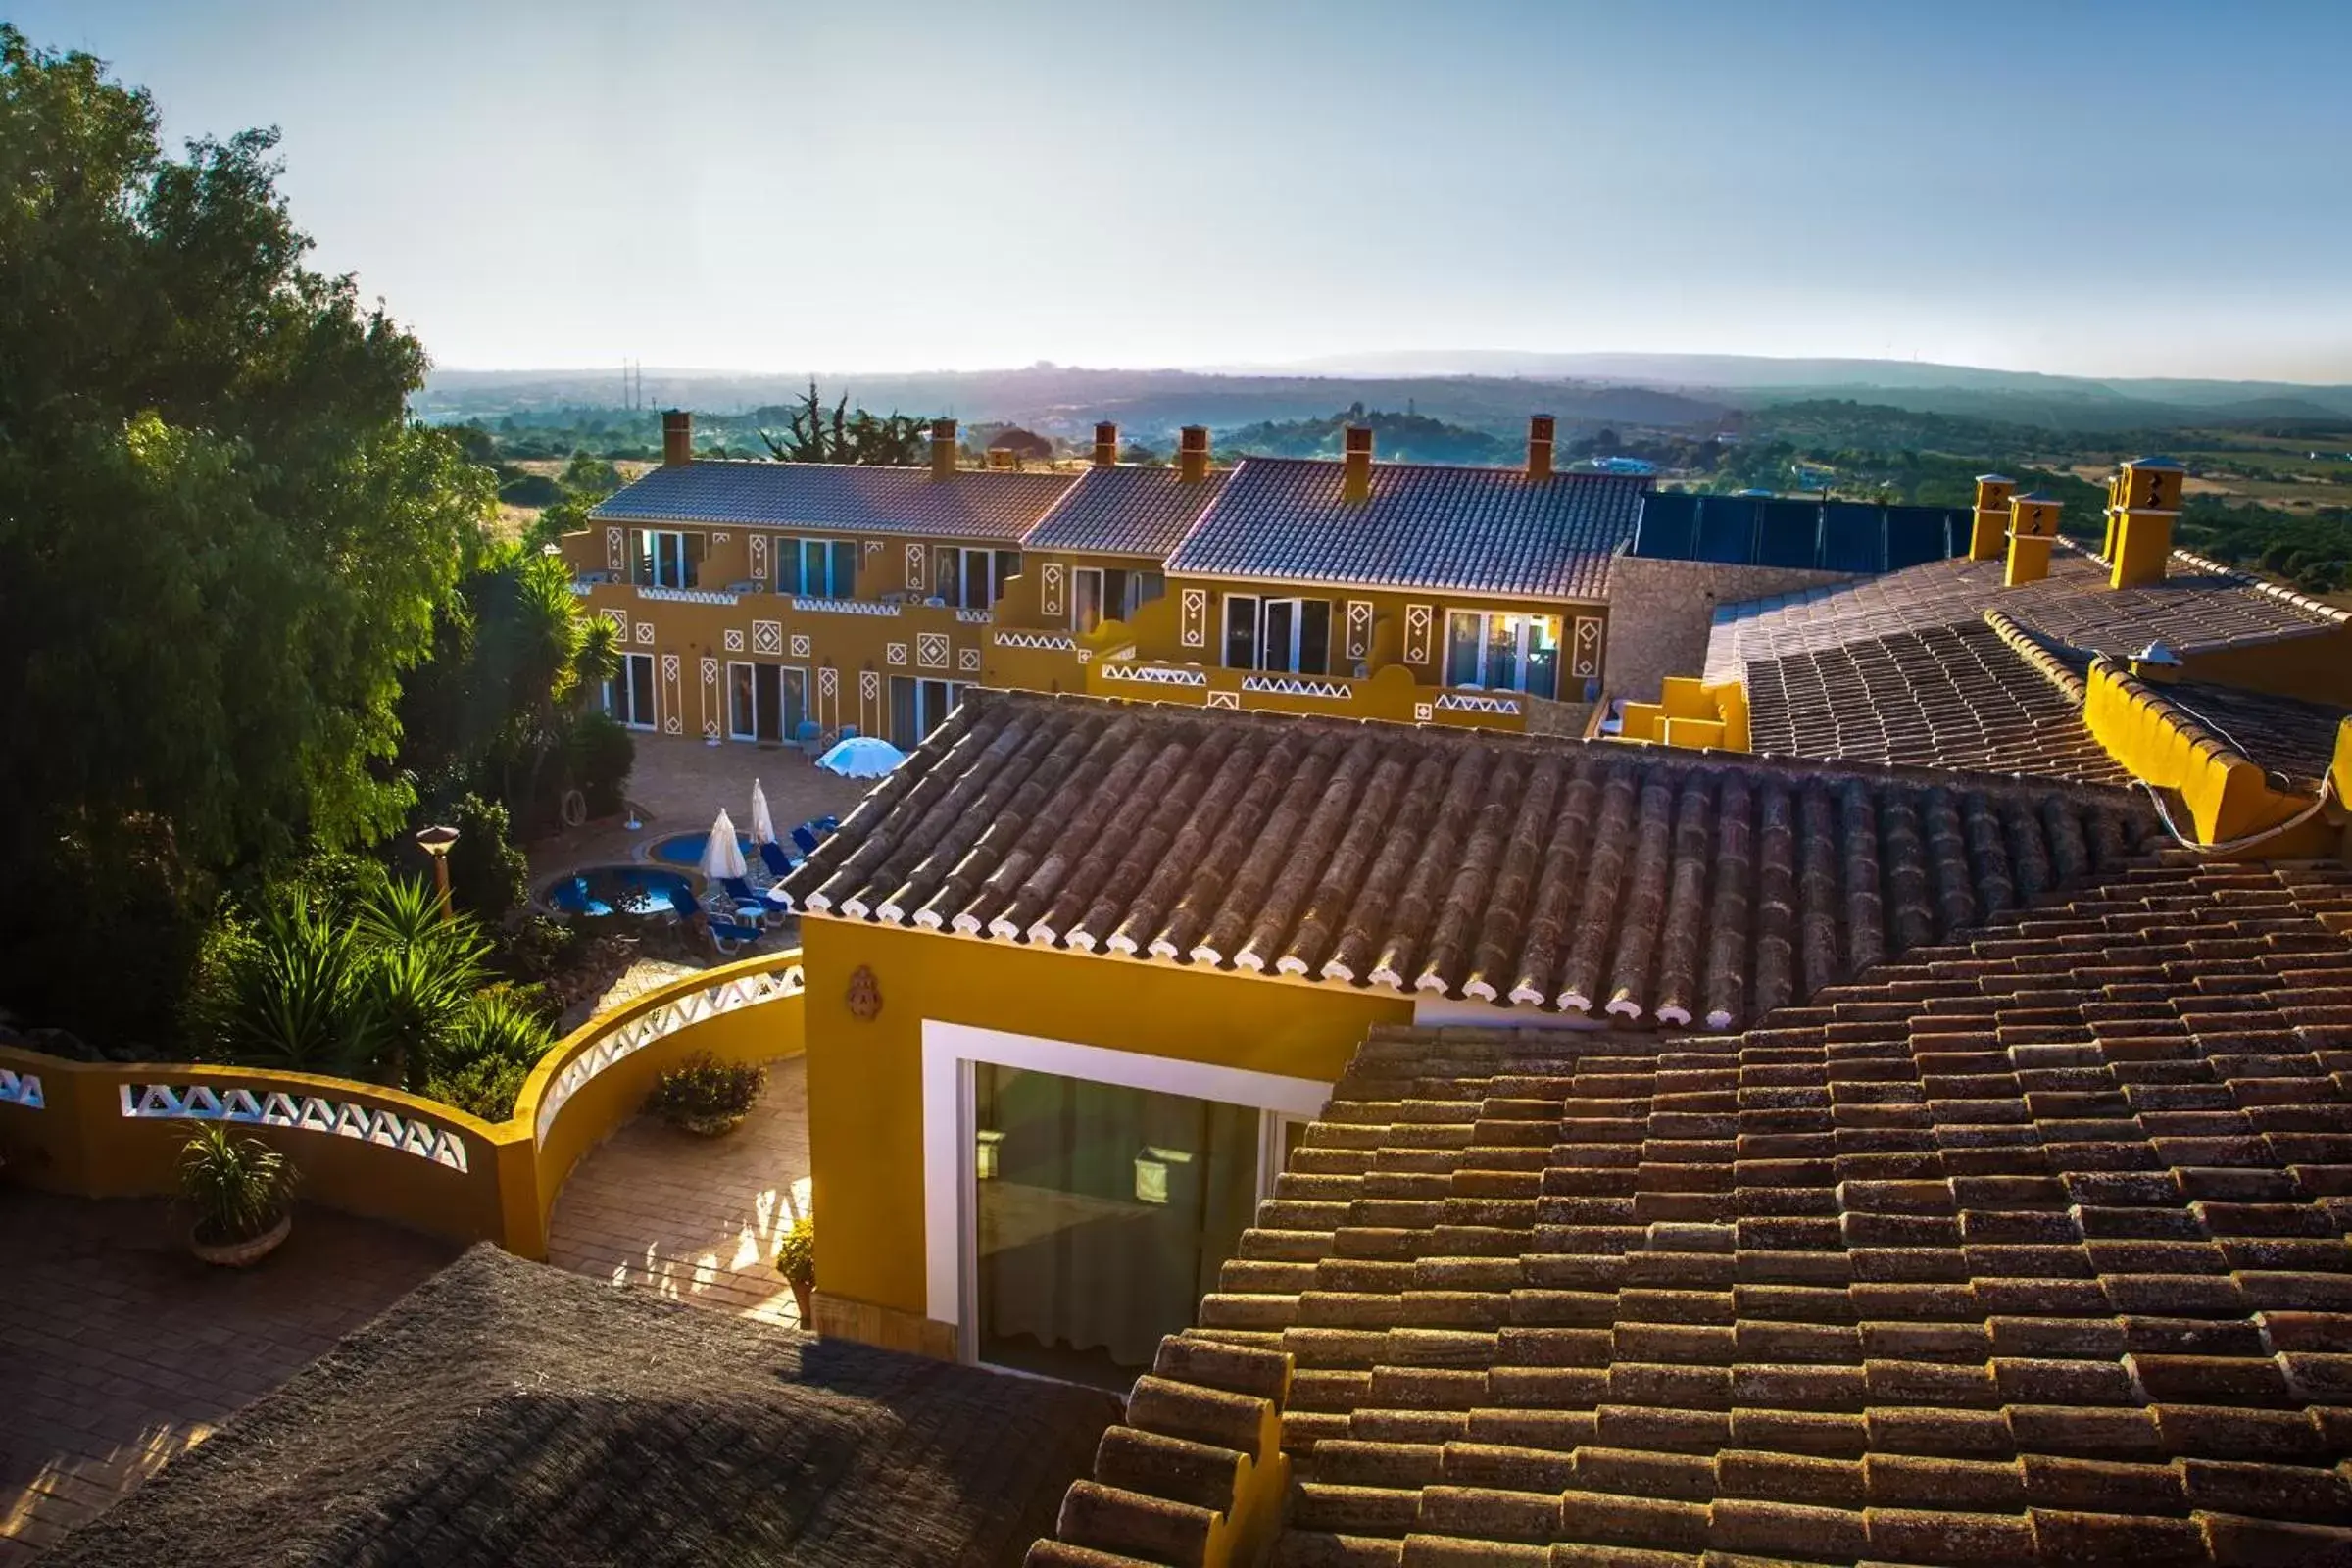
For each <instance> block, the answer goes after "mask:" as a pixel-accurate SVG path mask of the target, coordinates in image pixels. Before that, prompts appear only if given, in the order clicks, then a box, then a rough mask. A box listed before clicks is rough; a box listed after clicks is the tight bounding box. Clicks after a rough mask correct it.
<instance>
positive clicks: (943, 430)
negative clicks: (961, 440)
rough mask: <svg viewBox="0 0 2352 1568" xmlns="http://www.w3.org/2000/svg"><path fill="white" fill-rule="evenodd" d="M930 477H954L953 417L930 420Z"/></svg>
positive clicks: (954, 443) (954, 444) (954, 436)
mask: <svg viewBox="0 0 2352 1568" xmlns="http://www.w3.org/2000/svg"><path fill="white" fill-rule="evenodd" d="M931 477H932V478H934V479H953V478H955V477H956V421H955V420H954V419H933V420H932V421H931Z"/></svg>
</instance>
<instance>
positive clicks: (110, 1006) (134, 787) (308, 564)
mask: <svg viewBox="0 0 2352 1568" xmlns="http://www.w3.org/2000/svg"><path fill="white" fill-rule="evenodd" d="M275 139H276V138H275V134H274V132H270V131H246V132H243V133H241V134H238V135H236V136H232V137H230V138H229V139H227V140H225V141H214V140H209V139H205V140H197V141H193V142H190V143H189V144H188V145H187V147H186V150H185V154H184V156H182V157H178V158H172V157H169V156H167V155H166V154H165V153H164V151H163V150H162V148H161V146H160V143H159V139H158V128H157V112H156V108H155V105H154V103H153V102H152V101H151V100H150V99H149V97H148V96H147V95H146V94H145V93H144V92H142V91H138V90H134V89H132V88H128V87H125V86H123V85H121V84H120V83H118V82H115V81H113V80H112V79H110V78H109V77H108V76H107V75H106V74H105V72H104V70H103V68H102V67H101V65H100V63H99V62H98V61H96V60H94V59H92V58H90V57H89V56H87V55H81V54H67V55H57V54H50V53H46V52H43V51H40V50H37V49H35V48H33V47H32V46H31V45H30V44H28V43H27V42H26V41H25V38H24V36H23V35H22V34H21V33H19V32H18V31H17V30H16V29H15V28H13V27H10V26H7V25H0V189H4V190H6V191H7V192H8V198H7V200H6V201H5V202H0V298H5V299H7V300H8V301H9V302H10V303H9V308H8V309H6V310H0V595H4V596H5V603H6V613H0V670H6V671H7V672H8V676H7V678H6V679H4V680H0V733H5V734H6V735H7V736H8V738H9V743H8V745H7V746H6V747H5V748H0V866H4V867H5V869H6V872H7V878H8V885H9V888H10V897H9V899H8V900H7V902H6V905H5V907H0V994H6V995H7V996H8V997H9V998H10V1000H11V1002H12V1003H13V1004H15V1005H18V1006H20V1007H29V1008H31V1009H33V1010H36V1011H38V1012H40V1013H42V1014H43V1015H44V1016H46V1017H50V1018H55V1019H57V1020H59V1021H64V1022H71V1023H73V1024H77V1025H80V1026H82V1027H85V1028H89V1027H95V1028H102V1029H103V1028H116V1029H132V1028H140V1029H152V1028H156V1027H159V1026H161V1025H162V1024H164V1023H165V1022H166V1021H167V1020H168V1018H169V1017H170V1014H171V1010H172V1004H173V1002H174V1001H175V1000H176V997H177V995H178V993H179V990H180V989H181V986H182V983H183V981H184V978H185V975H186V973H187V969H188V965H189V964H190V963H191V962H192V961H193V960H194V957H195V956H196V952H197V946H198V934H199V932H200V930H201V927H202V916H203V914H204V912H205V911H206V910H207V909H208V908H209V907H210V905H211V902H212V900H213V898H214V897H215V894H216V890H217V889H218V888H219V887H220V886H221V883H222V882H223V880H224V879H226V878H228V877H229V876H231V875H232V874H252V873H257V872H266V871H267V870H268V869H269V868H271V867H274V866H278V865H282V864H283V863H285V862H286V861H287V860H288V859H289V858H291V857H292V856H293V854H294V853H295V852H296V851H297V849H298V848H299V847H301V846H303V845H304V844H306V843H316V844H319V845H324V846H330V847H331V846H337V845H356V844H365V843H367V842H368V841H371V840H374V839H376V838H379V837H380V836H381V835H383V834H385V833H387V832H389V831H391V830H393V829H395V828H397V827H398V826H399V825H400V824H401V822H402V820H403V817H404V815H405V814H406V812H407V809H408V808H409V805H410V800H411V791H410V787H409V785H408V782H407V781H406V780H405V779H404V778H403V777H402V776H401V775H400V774H399V773H398V772H397V771H396V770H395V769H393V768H392V767H391V766H390V765H389V764H390V762H391V760H392V757H393V754H394V750H395V747H396V745H397V742H398V739H399V724H398V720H397V717H396V711H395V705H396V700H397V697H398V694H399V690H400V680H401V676H402V673H403V672H404V671H406V670H407V669H409V668H411V667H412V666H414V665H415V664H416V663H417V662H418V661H419V660H421V659H422V658H423V657H424V656H425V655H426V653H427V652H428V650H429V649H430V647H431V644H432V633H433V625H434V616H435V613H436V611H437V610H438V609H439V607H441V606H442V605H443V604H444V603H446V602H447V600H448V598H449V596H450V593H451V590H452V589H453V588H454V586H455V584H456V580H457V576H458V570H459V565H460V562H461V559H462V556H463V553H464V551H465V550H466V548H467V546H468V544H469V542H470V541H471V540H472V539H473V538H474V537H475V536H476V534H477V533H478V532H479V530H480V529H481V527H482V525H483V523H484V520H485V519H486V517H487V516H488V515H489V511H490V497H491V477H490V475H489V473H488V472H487V470H485V469H483V468H481V467H480V466H477V465H475V464H473V463H470V462H468V461H467V459H466V453H465V450H464V447H463V445H462V443H461V441H460V440H459V439H458V438H457V437H455V436H453V435H451V434H450V433H448V432H446V431H441V430H431V429H426V428H424V427H423V426H421V425H418V424H416V423H413V422H411V421H410V420H409V419H408V417H406V414H405V404H406V400H407V398H408V397H409V395H410V394H411V393H413V392H415V391H416V390H417V388H418V387H419V386H420V385H421V383H422V378H423V372H424V368H425V356H424V351H423V349H422V348H421V346H420V345H419V344H418V343H417V340H416V339H415V338H414V337H412V336H410V335H409V334H408V333H406V332H404V331H402V330H401V329H400V328H399V327H398V326H397V325H396V324H395V323H394V322H393V321H392V320H391V319H389V318H388V317H386V316H385V315H384V313H383V312H382V310H381V309H380V308H379V309H373V310H369V309H364V308H363V307H362V306H361V304H360V302H359V298H358V292H357V289H356V288H355V286H354V284H353V282H352V280H351V279H350V278H348V277H329V276H326V275H323V274H320V273H318V272H315V271H312V270H309V269H307V268H306V267H304V266H303V265H302V259H303V256H304V253H305V252H306V250H307V249H308V248H309V243H310V242H309V240H308V239H307V238H306V237H305V236H304V235H303V234H302V233H301V232H300V231H299V230H298V229H297V228H296V227H295V226H294V222H293V220H292V218H291V215H290V214H289V213H288V211H287V208H286V205H285V202H284V201H283V200H282V198H281V197H280V196H279V194H278V191H277V183H276V182H277V177H278V173H279V166H278V165H277V163H276V162H275V160H274V158H273V156H272V148H273V147H274V144H275ZM126 923H129V930H128V932H127V933H126Z"/></svg>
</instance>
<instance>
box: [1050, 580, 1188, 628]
mask: <svg viewBox="0 0 2352 1568" xmlns="http://www.w3.org/2000/svg"><path fill="white" fill-rule="evenodd" d="M1167 591H1168V580H1167V579H1166V578H1165V577H1163V576H1161V575H1160V574H1159V573H1158V572H1156V571H1128V570H1126V569H1124V568H1122V567H1118V566H1080V567H1079V568H1078V569H1077V570H1076V571H1074V572H1072V573H1071V574H1070V629H1071V630H1072V631H1077V632H1089V631H1093V630H1094V629H1095V628H1096V627H1097V626H1100V625H1102V624H1103V622H1104V621H1105V620H1127V621H1131V620H1133V619H1135V613H1136V611H1137V609H1138V608H1140V607H1141V606H1143V605H1146V604H1149V603H1151V602H1152V600H1154V599H1157V598H1158V597H1159V596H1160V595H1162V594H1164V593H1166V592H1167Z"/></svg>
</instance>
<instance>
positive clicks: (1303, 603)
mask: <svg viewBox="0 0 2352 1568" xmlns="http://www.w3.org/2000/svg"><path fill="white" fill-rule="evenodd" d="M1225 667H1226V668H1227V669H1262V670H1269V671H1275V672H1279V673H1283V674H1296V675H1322V674H1327V673H1329V672H1330V669H1331V601H1330V600H1328V599H1267V598H1264V597H1262V596H1260V595H1257V594H1227V595H1226V596H1225Z"/></svg>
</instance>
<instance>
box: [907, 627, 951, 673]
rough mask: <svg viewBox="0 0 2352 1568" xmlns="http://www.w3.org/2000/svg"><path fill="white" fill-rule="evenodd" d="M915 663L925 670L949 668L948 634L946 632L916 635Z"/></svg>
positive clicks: (919, 633)
mask: <svg viewBox="0 0 2352 1568" xmlns="http://www.w3.org/2000/svg"><path fill="white" fill-rule="evenodd" d="M914 662H915V663H916V664H918V665H920V666H921V667H922V668H924V669H945V668H947V667H948V634H947V633H946V632H944V631H921V632H916V633H915V634H914Z"/></svg>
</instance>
